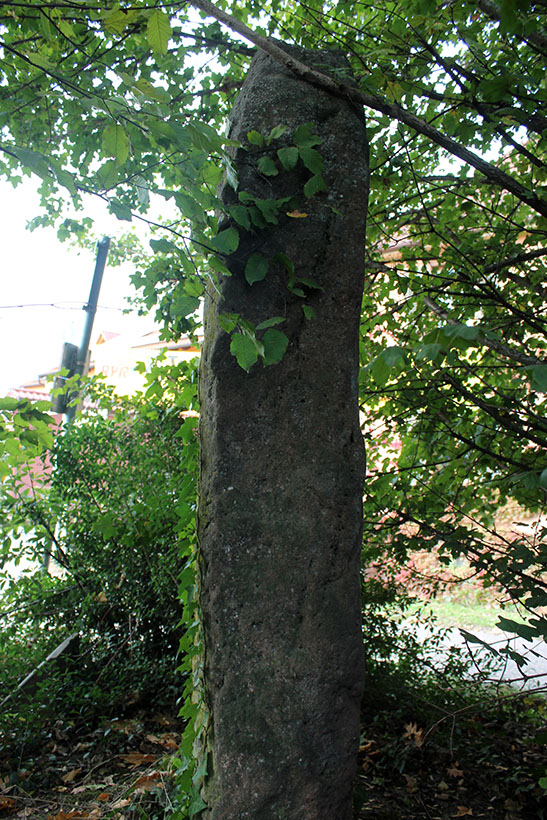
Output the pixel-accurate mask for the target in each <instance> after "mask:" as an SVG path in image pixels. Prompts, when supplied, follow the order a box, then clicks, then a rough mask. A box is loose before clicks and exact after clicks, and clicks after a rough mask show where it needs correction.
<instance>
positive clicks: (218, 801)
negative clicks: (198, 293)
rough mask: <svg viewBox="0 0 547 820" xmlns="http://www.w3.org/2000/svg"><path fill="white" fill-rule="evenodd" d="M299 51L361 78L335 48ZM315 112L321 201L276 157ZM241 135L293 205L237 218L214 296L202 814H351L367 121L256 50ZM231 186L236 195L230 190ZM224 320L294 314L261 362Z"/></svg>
mask: <svg viewBox="0 0 547 820" xmlns="http://www.w3.org/2000/svg"><path fill="white" fill-rule="evenodd" d="M289 50H290V49H289ZM291 53H294V54H295V55H298V56H299V57H300V59H303V60H304V61H306V62H308V63H310V64H315V65H317V66H321V67H322V70H324V71H329V72H336V71H338V72H343V73H345V74H346V76H347V72H348V66H347V63H346V61H345V59H344V58H343V57H342V56H341V55H339V54H337V53H333V52H307V51H304V50H302V49H292V50H291ZM325 66H326V67H325ZM304 123H312V124H313V125H312V129H311V133H313V134H316V135H318V136H319V137H320V138H321V142H320V144H318V145H316V146H315V147H316V149H317V150H318V151H319V152H320V154H321V155H322V157H323V161H324V171H323V177H324V180H325V182H326V186H327V190H326V191H325V192H323V193H318V194H316V195H314V196H312V197H310V198H306V197H305V196H304V193H303V186H304V184H305V183H306V182H307V181H308V180H309V179H310V177H311V176H312V172H310V171H309V170H308V169H307V168H306V167H305V165H304V163H303V162H302V160H299V162H298V164H297V166H296V167H295V168H294V170H290V171H286V170H284V169H283V168H282V166H281V164H280V162H279V159H278V158H277V154H276V151H277V149H278V148H279V147H280V146H290V145H292V144H293V138H294V134H295V131H296V129H297V128H298V127H299V126H301V125H302V124H304ZM279 124H283V125H286V126H287V131H286V133H285V134H284V135H283V137H282V138H281V139H279V140H273V141H272V144H271V145H270V146H269V147H268V146H266V145H264V146H262V147H257V146H255V145H249V143H248V142H247V137H246V135H247V133H248V132H250V131H253V130H254V131H258V132H260V133H262V134H265V135H266V136H267V135H268V134H269V133H270V130H271V129H272V128H273V127H274V126H276V125H279ZM230 136H231V137H232V138H233V139H236V140H240V141H241V142H242V143H244V144H245V145H246V149H248V150H245V149H243V148H240V149H238V150H237V151H235V150H234V164H235V167H236V168H237V170H238V173H239V188H238V192H241V191H246V192H248V193H250V194H251V195H252V196H253V197H256V198H259V199H260V200H266V199H268V200H273V199H280V198H283V197H292V199H290V200H287V202H286V203H285V204H284V205H283V206H282V207H281V208H280V212H279V215H278V224H269V225H268V226H267V227H266V228H264V229H262V230H258V229H257V230H255V231H254V232H253V231H244V230H243V229H241V228H240V230H239V232H240V244H239V248H238V249H237V251H236V252H235V253H233V254H232V255H231V256H230V257H229V259H228V267H229V268H230V270H231V273H232V275H231V276H230V277H222V281H221V283H220V292H219V293H216V294H214V295H213V296H211V297H210V298H209V300H208V304H207V305H206V318H205V341H204V346H203V354H202V363H201V386H200V391H201V427H200V429H201V433H200V435H201V478H200V506H199V542H200V562H201V605H202V612H203V624H204V635H205V637H204V640H205V673H204V674H205V687H206V697H207V703H208V706H209V709H210V727H209V733H208V737H209V744H210V748H209V750H208V751H209V754H210V760H209V769H208V776H207V781H206V784H205V790H204V794H205V798H206V800H207V802H208V806H209V808H208V810H207V811H206V812H205V817H207V818H208V820H244V818H245V819H246V818H248V819H249V820H349V818H350V817H351V812H352V800H351V791H352V778H353V775H354V770H355V759H356V753H357V747H358V740H359V702H360V695H361V690H362V680H363V652H362V638H361V615H360V613H361V607H360V582H359V558H360V548H361V526H362V489H363V478H364V451H363V443H362V438H361V434H360V429H359V418H358V389H357V380H358V331H359V318H360V308H361V296H362V286H363V267H364V228H365V215H366V205H367V193H368V167H367V142H366V136H365V127H364V118H363V113H362V111H361V110H359V109H358V108H357V107H356V106H355V105H353V104H352V103H350V102H349V101H347V100H345V99H343V98H340V97H336V96H334V95H330V94H329V93H327V92H325V91H323V90H321V89H318V88H315V87H313V86H312V85H310V84H307V83H305V82H303V81H302V80H299V79H298V78H296V77H295V76H294V75H293V74H291V73H290V71H288V70H287V69H286V68H284V67H282V66H280V65H278V64H277V63H275V62H274V61H273V60H272V59H271V58H270V57H267V56H266V55H263V54H259V55H257V56H256V57H255V59H254V60H253V63H252V66H251V69H250V71H249V74H248V76H247V78H246V80H245V83H244V85H243V88H242V90H241V93H240V94H239V96H238V98H237V101H236V103H235V105H234V108H233V111H232V114H231V128H230ZM304 153H305V152H304ZM263 156H269V157H271V158H272V159H273V160H274V161H275V162H276V163H277V167H278V169H279V171H280V172H279V173H278V174H277V175H267V174H265V173H263V172H261V170H260V167H257V163H258V162H259V160H260V158H261V157H263ZM308 159H309V157H308ZM261 167H262V170H263V169H264V166H263V165H262V166H261ZM222 198H223V201H224V202H225V203H226V204H228V205H229V204H233V203H235V202H237V201H238V200H237V195H236V193H235V192H234V190H233V188H231V187H230V186H229V185H228V183H227V182H225V183H224V184H223V187H222ZM291 214H292V215H291ZM225 227H226V226H225ZM257 252H259V253H260V254H262V255H263V256H264V257H266V258H267V259H268V260H269V262H270V265H269V271H268V274H267V276H266V278H265V279H264V280H263V281H261V282H256V283H255V284H253V285H249V284H248V283H247V281H246V278H245V275H244V271H245V265H246V262H247V260H248V259H249V257H250V255H251V254H253V253H257ZM279 253H283V254H286V256H287V257H288V258H289V259H290V260H291V262H292V263H293V264H294V277H295V279H298V277H304V278H306V279H308V280H313V281H314V282H315V283H316V284H317V285H318V286H319V288H314V287H310V283H309V281H308V283H307V284H306V283H298V282H296V284H295V282H294V280H292V284H291V281H290V280H291V276H290V275H289V272H288V269H287V265H286V264H285V265H284V264H282V263H281V262H280V261H279V260H276V259H275V258H274V257H276V254H279ZM289 267H290V266H289ZM295 290H296V291H299V293H298V292H295ZM304 304H305V305H307V306H309V307H311V308H313V311H314V312H315V316H314V317H312V318H308V317H307V316H306V315H305V312H304V310H303V307H302V306H303V305H304ZM226 313H229V314H238V315H240V316H242V317H244V318H245V319H247V320H249V321H251V322H253V323H254V324H255V325H257V324H258V323H260V322H262V321H264V320H266V319H269V318H271V317H274V316H278V317H281V316H282V317H284V319H285V321H284V323H283V324H281V325H279V329H280V330H282V331H283V332H285V333H286V334H287V336H288V338H289V344H288V347H287V350H286V353H285V356H284V358H283V359H282V361H281V362H280V363H278V364H274V365H270V366H264V364H263V363H262V362H261V361H260V360H259V362H258V363H257V364H255V365H254V366H253V367H252V368H251V370H250V371H249V372H245V371H244V370H243V369H242V368H241V367H240V366H239V365H238V363H237V362H236V359H235V358H234V357H233V356H232V355H231V353H230V336H229V335H228V334H227V333H225V332H224V331H223V330H221V328H220V326H219V322H218V316H219V314H226ZM308 313H309V311H308ZM258 336H260V333H259V334H258Z"/></svg>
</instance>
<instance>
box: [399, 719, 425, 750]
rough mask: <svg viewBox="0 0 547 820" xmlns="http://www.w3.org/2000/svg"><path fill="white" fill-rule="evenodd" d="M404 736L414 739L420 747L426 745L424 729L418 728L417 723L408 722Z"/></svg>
mask: <svg viewBox="0 0 547 820" xmlns="http://www.w3.org/2000/svg"><path fill="white" fill-rule="evenodd" d="M403 737H406V738H407V739H408V740H413V741H414V743H415V744H416V746H417V747H418V749H419V748H420V747H421V746H423V745H424V730H423V729H418V724H417V723H406V724H405V731H404V732H403Z"/></svg>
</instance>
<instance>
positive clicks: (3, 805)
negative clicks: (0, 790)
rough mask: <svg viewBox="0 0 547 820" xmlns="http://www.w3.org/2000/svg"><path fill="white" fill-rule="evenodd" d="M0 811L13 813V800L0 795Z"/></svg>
mask: <svg viewBox="0 0 547 820" xmlns="http://www.w3.org/2000/svg"><path fill="white" fill-rule="evenodd" d="M0 811H15V800H12V799H11V797H3V796H2V795H0Z"/></svg>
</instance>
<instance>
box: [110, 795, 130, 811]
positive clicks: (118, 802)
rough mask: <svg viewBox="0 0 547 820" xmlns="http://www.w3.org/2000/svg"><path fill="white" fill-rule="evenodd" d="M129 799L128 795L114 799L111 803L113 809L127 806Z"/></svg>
mask: <svg viewBox="0 0 547 820" xmlns="http://www.w3.org/2000/svg"><path fill="white" fill-rule="evenodd" d="M130 803H131V800H130V799H129V798H128V797H123V798H122V799H121V800H116V802H115V803H112V808H113V809H123V808H125V806H129V804H130Z"/></svg>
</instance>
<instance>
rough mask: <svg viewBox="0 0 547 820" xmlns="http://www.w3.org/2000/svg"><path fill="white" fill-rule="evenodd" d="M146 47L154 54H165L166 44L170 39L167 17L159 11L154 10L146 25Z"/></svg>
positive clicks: (169, 25) (169, 24)
mask: <svg viewBox="0 0 547 820" xmlns="http://www.w3.org/2000/svg"><path fill="white" fill-rule="evenodd" d="M146 37H147V40H148V45H149V46H150V48H151V49H152V51H154V52H156V54H167V44H168V43H169V38H170V37H171V23H170V21H169V16H168V15H167V14H166V13H165V12H164V11H161V10H160V9H154V11H153V12H152V14H151V15H150V17H149V18H148V23H147V24H146Z"/></svg>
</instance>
